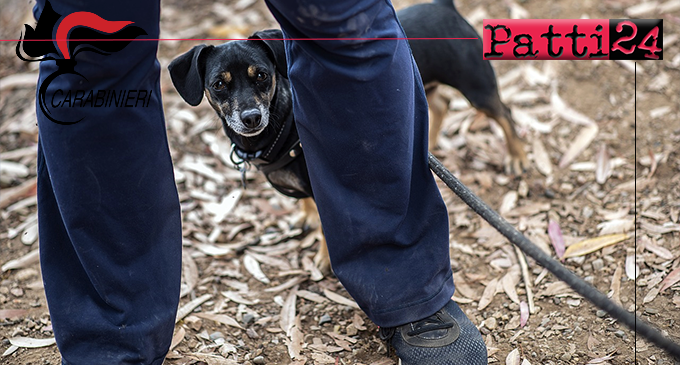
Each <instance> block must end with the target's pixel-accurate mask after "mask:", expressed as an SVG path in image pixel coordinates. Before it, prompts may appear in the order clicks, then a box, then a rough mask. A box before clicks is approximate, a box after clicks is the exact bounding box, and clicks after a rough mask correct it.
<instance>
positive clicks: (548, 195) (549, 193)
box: [543, 189, 555, 199]
mask: <svg viewBox="0 0 680 365" xmlns="http://www.w3.org/2000/svg"><path fill="white" fill-rule="evenodd" d="M543 195H545V197H546V198H548V199H555V192H554V191H552V190H551V189H545V191H544V192H543Z"/></svg>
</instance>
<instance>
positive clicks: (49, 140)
mask: <svg viewBox="0 0 680 365" xmlns="http://www.w3.org/2000/svg"><path fill="white" fill-rule="evenodd" d="M51 5H52V6H53V8H54V11H56V12H57V13H59V14H61V15H62V16H66V15H68V14H71V13H74V12H78V11H88V12H92V13H95V14H97V15H99V16H100V17H102V18H103V19H106V20H109V21H132V22H134V23H135V24H134V25H136V26H138V27H140V28H142V29H143V30H144V31H146V33H148V35H147V36H144V37H148V38H158V35H159V15H160V2H159V1H142V2H140V1H127V0H126V1H117V2H100V1H92V2H82V1H75V0H73V1H71V0H64V1H54V0H53V1H51ZM44 6H45V1H44V0H39V1H38V5H37V8H36V10H37V11H36V15H37V16H39V15H40V13H41V11H42V9H43V8H44ZM62 19H63V18H62ZM53 35H54V33H53ZM157 45H158V44H157V42H156V41H138V42H131V43H130V44H128V45H127V46H126V47H125V48H124V49H122V50H120V51H118V52H115V53H112V54H110V55H101V54H97V53H95V52H90V51H83V52H80V53H78V54H77V56H75V60H76V62H77V64H76V66H75V71H76V72H78V73H80V74H81V75H82V76H83V77H84V78H83V77H79V76H77V75H61V76H58V77H57V78H55V79H54V81H53V82H52V83H51V84H50V87H49V88H48V90H47V94H46V100H47V101H48V106H49V108H50V113H51V115H52V116H53V117H55V118H56V119H58V120H61V121H73V120H78V119H80V118H83V119H82V121H80V122H78V123H76V124H73V125H60V124H57V123H54V122H53V121H51V120H49V119H48V118H46V116H45V115H44V114H43V113H42V111H41V109H40V108H39V107H38V109H37V115H38V125H39V130H40V142H39V153H38V160H39V161H38V213H39V229H40V250H41V252H40V258H41V267H42V274H43V281H44V284H45V293H46V296H47V300H48V306H49V310H50V315H51V319H52V325H53V329H54V334H55V337H56V340H57V345H58V347H59V350H60V352H61V354H62V359H63V363H64V364H73V365H80V364H83V365H91V364H145V365H146V364H158V365H160V364H161V363H162V362H163V358H164V356H165V354H166V353H167V351H168V348H169V345H170V340H171V338H172V331H173V328H174V323H175V316H176V311H177V305H178V302H179V287H180V271H181V219H180V208H179V201H178V197H177V190H176V187H175V182H174V177H173V170H172V161H171V159H170V153H169V149H168V144H167V138H166V131H165V122H164V117H163V110H162V105H161V97H160V96H161V94H160V88H159V77H160V67H159V64H158V62H157V60H156V49H157ZM59 58H61V57H59ZM56 71H57V66H56V64H55V62H53V61H44V62H42V63H41V67H40V81H39V82H40V84H42V82H43V81H44V80H45V79H46V78H47V77H48V76H49V75H51V74H53V73H54V72H56ZM40 84H39V85H40ZM58 90H61V92H62V94H60V93H59V91H58ZM69 90H70V91H72V92H73V93H75V91H76V90H84V91H85V94H87V93H88V91H89V90H94V92H95V93H96V92H97V91H98V90H105V91H110V90H116V91H117V92H119V91H123V90H137V91H138V92H137V93H136V95H137V96H141V95H140V93H139V90H145V91H146V92H147V93H149V94H150V98H148V99H145V102H144V103H143V102H137V105H136V106H134V107H122V106H119V107H116V106H115V105H114V103H113V102H111V106H103V107H101V106H100V107H92V106H87V105H85V106H84V107H81V106H80V105H81V104H78V105H75V106H71V107H64V106H63V105H62V106H60V107H53V106H54V105H58V104H59V101H63V100H64V99H65V95H66V93H67V91H69ZM128 95H129V94H128ZM73 96H75V94H73ZM135 101H136V99H135V100H132V102H135ZM132 102H131V103H132ZM107 105H109V104H107Z"/></svg>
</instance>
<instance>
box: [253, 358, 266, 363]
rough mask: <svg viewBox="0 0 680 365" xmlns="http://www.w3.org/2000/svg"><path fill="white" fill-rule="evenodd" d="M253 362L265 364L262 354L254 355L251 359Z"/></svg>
mask: <svg viewBox="0 0 680 365" xmlns="http://www.w3.org/2000/svg"><path fill="white" fill-rule="evenodd" d="M253 364H255V365H264V364H265V362H264V356H256V357H255V358H254V359H253Z"/></svg>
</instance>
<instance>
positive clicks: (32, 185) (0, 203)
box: [0, 177, 38, 209]
mask: <svg viewBox="0 0 680 365" xmlns="http://www.w3.org/2000/svg"><path fill="white" fill-rule="evenodd" d="M37 182H38V180H37V178H35V177H34V178H32V179H30V180H27V181H25V182H23V183H22V184H21V185H19V186H15V187H12V188H7V189H2V190H0V209H2V208H5V207H7V206H9V205H10V204H12V203H14V202H16V201H19V200H21V199H23V198H25V197H28V196H31V195H35V194H36V193H37V186H38V185H37Z"/></svg>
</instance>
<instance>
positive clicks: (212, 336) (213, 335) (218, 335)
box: [210, 332, 224, 341]
mask: <svg viewBox="0 0 680 365" xmlns="http://www.w3.org/2000/svg"><path fill="white" fill-rule="evenodd" d="M218 338H222V339H223V338H224V334H222V332H213V333H211V334H210V339H211V340H212V341H215V340H217V339H218Z"/></svg>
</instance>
